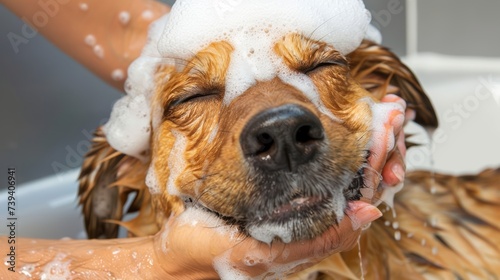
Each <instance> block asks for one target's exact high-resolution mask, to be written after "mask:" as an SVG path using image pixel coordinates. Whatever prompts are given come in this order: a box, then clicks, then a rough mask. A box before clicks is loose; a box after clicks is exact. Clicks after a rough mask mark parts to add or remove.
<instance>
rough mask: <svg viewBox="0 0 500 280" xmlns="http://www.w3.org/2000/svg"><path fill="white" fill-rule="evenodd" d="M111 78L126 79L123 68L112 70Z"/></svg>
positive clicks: (115, 79)
mask: <svg viewBox="0 0 500 280" xmlns="http://www.w3.org/2000/svg"><path fill="white" fill-rule="evenodd" d="M111 78H112V79H113V81H117V82H119V81H123V80H124V79H125V72H123V70H122V69H115V70H113V72H111Z"/></svg>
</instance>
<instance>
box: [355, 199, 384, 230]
mask: <svg viewBox="0 0 500 280" xmlns="http://www.w3.org/2000/svg"><path fill="white" fill-rule="evenodd" d="M356 217H357V218H358V221H359V222H360V223H361V225H362V226H363V225H366V224H369V223H371V222H373V221H375V220H376V219H378V218H380V217H382V212H380V210H378V208H377V207H375V206H373V205H371V204H364V205H363V206H361V207H360V208H359V209H358V210H357V211H356Z"/></svg>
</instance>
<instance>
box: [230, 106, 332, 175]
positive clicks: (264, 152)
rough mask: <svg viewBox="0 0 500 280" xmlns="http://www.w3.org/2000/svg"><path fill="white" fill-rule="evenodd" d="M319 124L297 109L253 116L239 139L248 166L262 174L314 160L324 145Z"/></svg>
mask: <svg viewBox="0 0 500 280" xmlns="http://www.w3.org/2000/svg"><path fill="white" fill-rule="evenodd" d="M324 139H325V137H324V131H323V126H322V125H321V122H320V120H319V119H318V117H316V116H315V115H314V114H313V113H312V112H310V111H309V110H307V109H306V108H304V107H301V106H299V105H294V104H289V105H284V106H281V107H278V108H273V109H269V110H266V111H263V112H261V113H259V114H257V115H256V116H254V117H253V118H252V119H251V120H250V121H249V122H248V123H247V124H246V126H245V128H244V129H243V132H242V134H241V136H240V144H241V148H242V150H243V153H244V155H245V157H246V159H247V161H248V162H250V163H251V164H253V165H254V167H255V168H257V169H260V170H264V171H280V170H286V171H291V172H295V171H296V170H297V167H298V166H299V165H301V164H305V163H308V162H310V161H311V160H313V159H314V157H315V156H316V155H317V153H318V148H319V145H320V144H321V143H322V142H323V141H324Z"/></svg>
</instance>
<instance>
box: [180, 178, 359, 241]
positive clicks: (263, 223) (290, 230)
mask: <svg viewBox="0 0 500 280" xmlns="http://www.w3.org/2000/svg"><path fill="white" fill-rule="evenodd" d="M362 174H363V169H360V170H359V171H358V172H357V174H356V175H355V176H354V178H353V179H352V183H351V184H350V185H349V187H344V190H343V192H338V193H337V194H336V195H335V194H334V193H333V192H331V191H326V189H327V188H326V186H323V188H324V189H325V191H323V192H318V191H316V192H314V191H303V192H297V193H294V194H288V195H284V196H285V197H265V198H263V197H260V199H259V200H251V199H249V200H248V201H239V202H238V203H239V204H241V205H245V206H244V207H242V208H240V209H239V210H238V211H236V212H235V213H229V215H224V214H221V213H220V212H219V211H217V209H213V208H212V207H209V206H207V205H205V204H204V203H203V201H200V200H196V201H195V200H192V199H187V200H185V201H186V202H187V205H188V207H189V205H191V206H195V207H200V208H203V209H204V210H205V211H208V212H210V213H212V214H215V215H216V216H218V217H219V218H220V219H222V220H224V221H225V222H226V223H227V224H228V225H233V226H238V227H239V229H240V232H241V233H243V234H246V235H250V236H252V237H254V238H256V239H258V240H260V241H263V242H267V243H271V242H272V241H273V240H274V239H281V241H283V242H292V241H299V240H307V239H313V238H315V237H317V236H319V235H320V234H322V233H323V232H324V231H326V230H327V229H328V228H329V227H331V226H333V225H335V224H338V223H339V222H340V220H341V219H342V218H343V216H344V210H345V208H346V207H347V203H348V202H349V201H354V200H359V199H360V198H361V193H360V189H361V188H362V187H363V180H362ZM335 187H338V186H335V185H333V184H332V185H331V186H330V188H335ZM257 203H259V205H256V204H257Z"/></svg>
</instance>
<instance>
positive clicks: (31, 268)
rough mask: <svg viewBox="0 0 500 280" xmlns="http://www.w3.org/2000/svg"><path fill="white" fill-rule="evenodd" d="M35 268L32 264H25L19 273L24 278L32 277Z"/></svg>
mask: <svg viewBox="0 0 500 280" xmlns="http://www.w3.org/2000/svg"><path fill="white" fill-rule="evenodd" d="M35 268H36V266H35V265H34V264H26V265H23V266H22V267H21V270H20V271H19V273H21V274H23V275H24V276H26V277H30V278H31V277H32V275H31V274H32V273H33V272H34V271H35Z"/></svg>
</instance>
